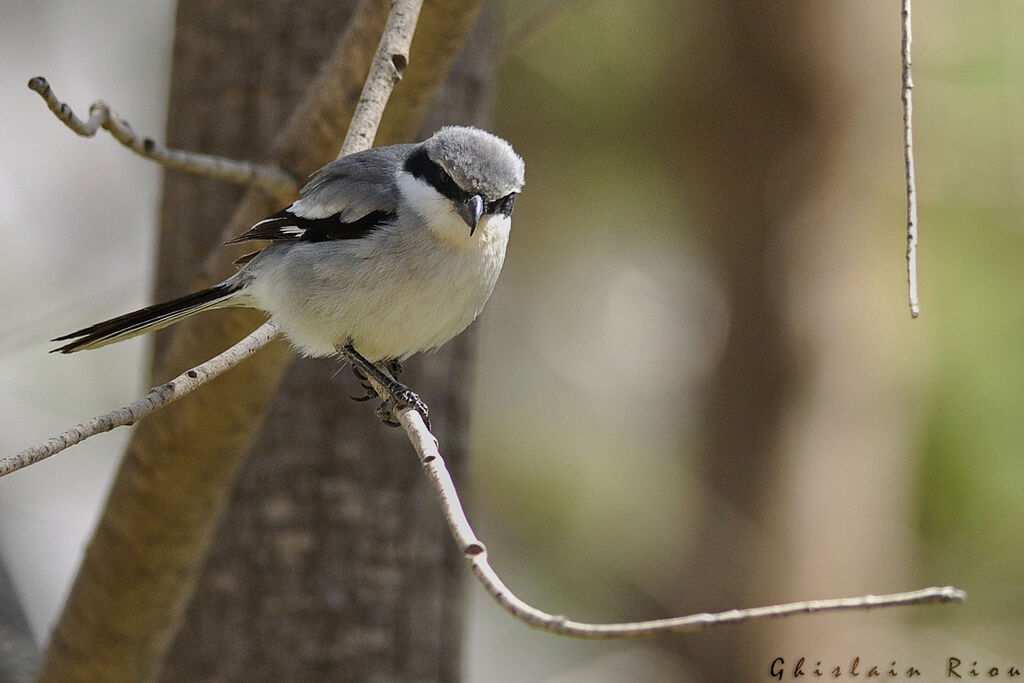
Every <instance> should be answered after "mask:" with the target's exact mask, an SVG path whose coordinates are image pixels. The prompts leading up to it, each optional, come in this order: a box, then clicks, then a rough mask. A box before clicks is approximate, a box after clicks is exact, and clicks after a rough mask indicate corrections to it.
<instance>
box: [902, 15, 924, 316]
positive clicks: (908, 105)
mask: <svg viewBox="0 0 1024 683" xmlns="http://www.w3.org/2000/svg"><path fill="white" fill-rule="evenodd" d="M901 2H902V10H901V12H902V17H903V41H902V50H901V52H902V55H903V91H902V93H903V94H902V97H901V99H902V100H903V162H904V164H905V166H906V170H907V293H908V296H909V298H910V316H911V317H912V318H916V317H917V316H918V315H919V314H920V312H921V309H920V307H919V305H918V301H917V181H916V180H915V179H914V129H913V119H912V116H913V112H914V105H913V100H912V99H911V91H912V90H913V89H914V79H913V77H912V76H911V74H910V40H911V35H910V0H901Z"/></svg>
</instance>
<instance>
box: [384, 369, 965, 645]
mask: <svg viewBox="0 0 1024 683" xmlns="http://www.w3.org/2000/svg"><path fill="white" fill-rule="evenodd" d="M368 380H369V381H370V383H371V384H372V385H373V387H374V389H375V390H376V391H377V393H378V394H379V395H380V396H381V397H382V398H384V399H385V400H387V399H388V398H389V396H388V393H387V391H386V390H385V389H384V387H382V386H381V385H380V384H379V383H378V382H376V381H375V380H374V379H373V378H372V377H370V378H368ZM394 413H395V417H397V418H398V421H399V422H400V423H401V424H402V427H403V428H404V429H405V433H406V435H408V437H409V441H410V442H411V443H412V446H413V448H414V449H415V451H416V455H417V456H418V457H419V460H420V464H421V465H422V466H423V469H424V470H426V472H427V476H428V477H430V482H431V483H432V484H433V485H434V489H435V490H436V491H437V495H438V498H439V499H440V501H441V508H442V510H443V511H444V517H445V520H446V521H447V522H448V529H449V530H450V531H451V533H452V537H453V538H454V539H455V543H456V545H458V547H459V550H460V551H461V552H462V556H463V558H464V559H465V560H466V562H467V563H468V564H469V566H470V569H471V570H472V571H473V574H474V575H475V576H476V577H477V579H479V580H480V583H481V584H483V587H484V589H485V590H486V591H487V593H488V594H489V595H490V596H491V597H492V598H494V599H495V600H496V601H497V603H498V604H499V605H501V606H502V607H503V608H504V609H505V611H507V612H508V613H509V614H511V615H512V616H514V617H516V618H517V619H520V620H521V621H524V622H526V624H528V625H529V626H532V627H533V628H536V629H540V630H542V631H548V632H550V633H556V634H558V635H563V636H571V637H573V638H584V639H588V640H611V639H622V638H638V637H641V636H651V635H655V634H659V633H682V632H684V631H698V630H701V629H705V628H711V627H714V626H722V625H724V624H735V623H739V622H742V621H753V620H755V619H765V618H769V617H785V616H789V615H792V614H800V613H810V612H832V611H836V610H850V609H870V608H872V607H895V606H898V605H921V604H927V603H939V602H963V601H964V600H966V599H967V594H966V593H965V592H964V591H962V590H960V589H958V588H954V587H953V586H933V587H930V588H922V589H921V590H915V591H908V592H905V593H891V594H888V595H862V596H858V597H854V598H830V599H826V600H807V601H802V602H789V603H784V604H781V605H768V606H765V607H751V608H747V609H733V610H728V611H725V612H716V613H712V614H707V613H703V614H692V615H689V616H685V617H673V618H669V619H653V620H649V621H633V622H625V623H617V624H616V623H612V624H595V623H588V622H583V621H575V620H573V619H567V618H566V617H564V616H562V615H559V614H550V613H548V612H544V611H542V610H539V609H537V608H536V607H534V606H533V605H530V604H529V603H527V602H526V601H524V600H523V599H522V598H520V597H519V596H517V595H516V594H515V593H513V592H512V590H511V589H509V587H508V586H506V585H505V582H504V581H502V580H501V578H500V577H499V576H498V573H497V572H496V571H494V569H493V568H492V567H491V565H490V562H488V560H487V548H486V546H485V545H484V544H483V542H482V541H481V540H480V539H479V538H477V535H476V534H475V533H474V532H473V527H472V526H471V525H470V523H469V519H468V518H467V517H466V511H465V508H463V506H462V501H461V500H460V499H459V493H458V490H456V488H455V482H454V481H453V480H452V476H451V474H450V473H449V472H448V467H447V466H446V465H445V462H444V458H442V457H441V452H440V450H439V449H438V443H437V438H436V437H435V436H434V435H433V434H431V433H430V430H428V429H427V425H426V424H425V423H424V422H423V416H421V415H420V414H419V413H418V412H417V411H416V410H413V409H412V408H409V407H400V408H395V409H394Z"/></svg>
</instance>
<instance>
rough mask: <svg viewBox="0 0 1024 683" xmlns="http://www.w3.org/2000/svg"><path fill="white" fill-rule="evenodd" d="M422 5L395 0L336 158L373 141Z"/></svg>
mask: <svg viewBox="0 0 1024 683" xmlns="http://www.w3.org/2000/svg"><path fill="white" fill-rule="evenodd" d="M422 6H423V0H394V4H393V5H392V6H391V14H389V15H388V23H387V25H386V26H385V28H384V35H382V36H381V39H380V46H378V48H377V54H376V55H375V56H374V58H373V66H371V67H370V74H369V75H368V76H367V77H366V85H365V86H363V93H362V94H361V95H360V96H359V103H358V104H357V105H356V110H355V113H354V114H352V123H351V124H349V127H348V134H347V135H346V136H345V142H344V144H342V146H341V151H340V152H339V153H338V158H341V157H343V156H348V155H349V154H352V153H353V152H358V151H359V150H362V149H367V148H369V147H370V145H372V144H373V139H374V138H375V137H376V136H377V128H378V127H379V126H380V119H381V117H382V116H383V115H384V107H386V106H387V103H388V98H390V97H391V91H392V90H394V89H395V86H396V85H398V82H399V81H401V80H402V74H403V73H404V72H405V67H406V65H407V64H408V63H409V45H410V44H411V43H412V34H413V32H414V31H415V30H416V20H417V19H418V18H419V15H420V8H421V7H422Z"/></svg>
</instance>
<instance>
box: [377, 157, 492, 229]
mask: <svg viewBox="0 0 1024 683" xmlns="http://www.w3.org/2000/svg"><path fill="white" fill-rule="evenodd" d="M397 185H398V191H399V192H400V193H401V195H402V199H403V200H405V204H406V205H407V206H408V207H409V208H411V209H412V210H413V211H415V212H416V213H417V214H418V215H419V217H420V218H422V219H423V221H424V222H425V223H426V224H427V226H428V227H429V228H430V229H431V230H432V231H433V232H434V233H435V234H436V235H437V236H438V237H441V238H443V239H445V240H447V241H452V242H456V243H459V242H465V241H467V240H470V239H472V238H471V236H470V234H469V226H468V225H466V221H464V220H462V218H461V217H460V216H459V214H457V213H455V208H454V207H453V206H452V202H451V200H449V199H448V198H447V197H445V196H444V195H443V194H441V193H440V192H438V191H437V190H435V189H434V188H433V187H431V186H430V184H429V183H427V182H425V181H424V180H422V179H420V178H417V177H415V176H414V175H412V174H411V173H407V172H405V171H402V172H400V173H399V174H398V178H397ZM481 223H483V221H481ZM480 227H482V226H477V228H478V229H479V228H480Z"/></svg>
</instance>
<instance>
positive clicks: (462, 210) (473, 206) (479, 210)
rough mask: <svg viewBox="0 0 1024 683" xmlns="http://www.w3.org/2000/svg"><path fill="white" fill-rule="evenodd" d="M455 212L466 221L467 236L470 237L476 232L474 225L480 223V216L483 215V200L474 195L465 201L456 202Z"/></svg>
mask: <svg viewBox="0 0 1024 683" xmlns="http://www.w3.org/2000/svg"><path fill="white" fill-rule="evenodd" d="M455 210H456V211H457V212H458V214H459V216H461V217H462V220H464V221H466V225H468V226H469V234H470V235H472V234H473V233H474V232H475V231H476V224H477V223H479V222H480V216H482V215H484V198H483V197H481V196H480V195H478V194H475V195H473V196H472V197H470V198H469V199H467V200H466V201H463V202H456V203H455Z"/></svg>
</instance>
